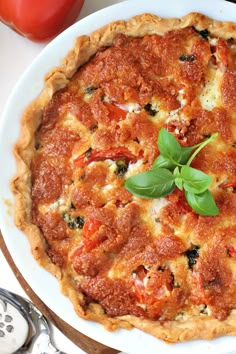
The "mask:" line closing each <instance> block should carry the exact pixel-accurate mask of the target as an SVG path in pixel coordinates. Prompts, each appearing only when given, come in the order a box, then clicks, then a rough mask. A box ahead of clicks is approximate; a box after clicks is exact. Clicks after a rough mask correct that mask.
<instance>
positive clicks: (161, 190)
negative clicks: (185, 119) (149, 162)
mask: <svg viewBox="0 0 236 354" xmlns="http://www.w3.org/2000/svg"><path fill="white" fill-rule="evenodd" d="M217 135H218V133H215V134H213V135H211V136H210V137H209V138H208V139H206V140H204V141H203V142H201V143H199V144H197V145H194V146H190V147H183V146H181V145H180V144H179V143H178V141H177V140H176V139H175V137H174V136H173V135H172V134H170V133H169V132H168V131H167V130H165V129H164V128H162V129H161V130H160V133H159V136H158V141H157V144H158V149H159V152H160V155H159V156H158V158H157V159H156V160H155V161H154V163H153V166H152V169H151V170H149V171H146V172H141V173H139V174H137V175H134V176H132V177H129V178H128V179H127V180H126V182H125V188H126V189H127V190H128V191H130V192H131V193H132V194H134V195H135V196H137V197H140V198H145V199H148V198H161V197H165V196H167V195H168V194H171V193H172V192H173V190H174V189H175V187H177V188H179V189H180V190H184V192H185V198H186V200H187V202H188V204H189V205H190V207H191V208H192V209H193V210H195V211H196V212H197V213H198V214H199V215H204V216H210V215H211V216H214V215H218V214H219V209H218V207H217V206H216V203H215V201H214V198H213V196H212V194H211V192H210V191H209V189H208V188H209V186H210V184H211V182H212V178H211V177H210V176H208V175H207V174H205V173H204V172H202V171H200V170H198V169H195V168H193V167H190V164H191V162H192V161H193V159H194V158H195V157H196V155H197V154H198V153H199V152H200V151H201V150H202V149H203V148H204V147H205V146H206V145H207V144H209V143H210V142H211V141H213V140H214V139H215V138H216V137H217Z"/></svg>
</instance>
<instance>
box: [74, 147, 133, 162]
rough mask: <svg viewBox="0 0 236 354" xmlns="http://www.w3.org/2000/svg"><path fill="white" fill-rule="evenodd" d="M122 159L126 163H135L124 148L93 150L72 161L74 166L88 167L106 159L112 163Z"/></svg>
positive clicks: (131, 154) (128, 151) (130, 154)
mask: <svg viewBox="0 0 236 354" xmlns="http://www.w3.org/2000/svg"><path fill="white" fill-rule="evenodd" d="M122 158H123V159H124V160H125V161H126V162H127V163H128V162H136V160H137V158H136V156H135V155H134V154H133V153H132V152H131V151H130V150H129V149H127V148H126V147H114V148H110V149H105V150H98V149H94V150H91V151H88V152H86V153H84V154H83V155H81V156H79V157H77V158H76V159H75V160H74V163H75V165H76V166H78V167H79V166H84V165H88V164H90V163H91V162H93V161H104V160H106V159H111V160H114V161H117V160H120V159H122Z"/></svg>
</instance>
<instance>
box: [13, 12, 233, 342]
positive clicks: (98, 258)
mask: <svg viewBox="0 0 236 354" xmlns="http://www.w3.org/2000/svg"><path fill="white" fill-rule="evenodd" d="M235 118H236V24H234V23H229V22H228V23H227V22H219V21H215V20H212V19H210V18H208V17H206V16H204V15H202V14H199V13H190V14H188V15H186V16H184V17H183V18H180V19H162V18H160V17H157V16H155V15H152V14H142V15H138V16H136V17H134V18H132V19H130V20H129V21H117V22H113V23H110V24H108V25H107V26H105V27H103V28H101V29H99V30H97V31H96V32H94V33H92V34H91V35H90V36H80V37H78V38H77V39H76V43H75V46H74V48H73V49H72V50H71V51H70V52H69V53H68V55H67V56H66V57H65V59H64V60H63V62H62V64H61V66H60V67H57V68H54V69H53V70H52V71H51V72H50V73H49V74H48V75H47V76H46V79H45V88H44V90H43V91H42V93H41V94H40V96H39V97H38V98H37V99H36V100H35V101H34V102H32V103H31V104H30V105H29V107H28V108H27V109H26V110H25V112H24V115H23V120H22V126H21V135H20V138H19V141H18V142H17V144H16V146H15V156H16V160H17V165H18V173H17V176H15V178H14V180H13V181H12V188H13V191H14V194H15V197H16V199H15V200H16V203H15V220H16V224H17V226H18V227H19V228H20V229H22V230H23V231H24V232H25V233H26V234H27V236H28V238H29V241H30V244H31V249H32V253H33V255H34V257H35V258H36V259H37V261H38V262H39V264H41V265H42V266H43V267H45V268H46V269H47V270H49V271H50V272H52V273H53V274H54V275H55V276H56V277H57V278H58V280H59V282H60V285H61V289H62V292H63V293H64V294H65V295H67V296H69V298H70V299H71V301H72V302H73V304H74V307H75V310H76V311H77V313H78V314H79V316H81V317H82V318H85V319H91V320H95V321H98V322H100V323H102V324H103V325H104V326H105V327H106V328H107V329H108V330H114V329H116V328H118V327H123V328H132V327H133V326H134V327H137V328H139V329H141V330H143V331H146V332H148V333H151V334H152V335H154V336H156V337H158V338H161V339H163V340H165V341H169V342H176V341H184V340H189V339H193V338H205V339H206V338H213V337H216V336H219V335H226V334H227V335H235V334H236V234H235V215H236V195H235V187H236V126H235ZM161 128H165V130H167V131H168V132H169V133H171V134H172V135H173V136H174V137H175V138H176V140H177V141H178V142H179V144H180V145H181V147H188V146H193V145H196V144H199V143H201V142H202V141H204V140H205V139H206V138H207V137H209V136H211V135H212V134H214V133H218V136H217V138H216V139H215V140H214V141H212V142H211V143H210V144H208V145H207V146H205V147H204V149H202V150H201V151H200V152H199V154H198V155H197V156H196V157H195V159H194V160H193V161H192V163H191V166H192V167H193V168H195V169H198V170H200V171H202V172H204V173H206V174H208V175H209V176H210V177H211V178H212V182H211V185H210V187H209V190H210V192H211V194H212V196H213V197H214V200H215V203H216V205H217V207H218V209H219V213H218V215H215V216H202V215H199V214H198V213H197V212H195V211H194V210H193V209H192V208H191V207H190V206H189V205H188V203H187V201H186V199H185V195H184V191H183V190H181V189H179V188H177V187H176V188H174V190H173V191H172V192H171V193H169V194H168V195H167V196H165V197H161V198H154V199H148V198H140V197H137V196H135V195H133V194H132V193H131V192H129V191H128V190H127V189H126V188H125V181H127V179H128V178H129V177H131V176H134V175H136V174H138V173H140V172H145V171H148V170H150V169H151V168H152V165H153V162H154V161H155V159H156V158H157V157H158V156H159V154H160V151H159V149H158V145H157V138H158V134H159V132H160V130H161Z"/></svg>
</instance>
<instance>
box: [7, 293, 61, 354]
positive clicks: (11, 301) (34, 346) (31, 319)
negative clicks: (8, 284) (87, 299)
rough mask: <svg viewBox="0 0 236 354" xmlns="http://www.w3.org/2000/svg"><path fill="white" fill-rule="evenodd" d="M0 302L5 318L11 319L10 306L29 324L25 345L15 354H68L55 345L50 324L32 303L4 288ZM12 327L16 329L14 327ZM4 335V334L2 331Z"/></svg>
mask: <svg viewBox="0 0 236 354" xmlns="http://www.w3.org/2000/svg"><path fill="white" fill-rule="evenodd" d="M0 301H1V304H2V306H3V308H4V314H6V315H5V318H8V320H9V319H11V316H8V317H7V308H8V305H10V306H13V308H15V310H17V311H18V312H19V313H20V314H21V315H22V316H23V318H24V319H25V320H26V322H27V324H28V336H27V338H26V340H25V343H24V344H23V346H21V347H20V348H18V349H17V350H16V351H14V353H15V354H21V353H24V354H27V353H30V354H66V353H64V352H62V351H60V350H58V349H57V348H56V347H55V346H54V345H53V343H52V339H51V331H50V327H49V323H48V321H47V319H46V318H45V316H44V315H43V314H42V313H41V312H40V311H39V310H38V308H37V307H36V306H35V305H34V304H33V303H32V302H31V301H29V300H27V299H26V298H24V297H22V296H20V295H17V294H14V293H12V292H10V291H8V290H6V289H3V288H0ZM10 306H9V307H10ZM1 317H2V316H1ZM1 325H2V327H3V326H4V323H3V322H1ZM8 327H9V326H8ZM11 327H12V329H14V328H13V326H11ZM16 330H17V329H16ZM2 333H4V332H3V331H2ZM0 339H1V338H0ZM0 342H1V341H0ZM1 349H2V348H1ZM1 349H0V353H1ZM3 353H4V352H3Z"/></svg>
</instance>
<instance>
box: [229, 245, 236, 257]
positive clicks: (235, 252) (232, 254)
mask: <svg viewBox="0 0 236 354" xmlns="http://www.w3.org/2000/svg"><path fill="white" fill-rule="evenodd" d="M228 252H229V255H230V257H232V258H234V259H236V248H235V247H233V246H230V247H228Z"/></svg>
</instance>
